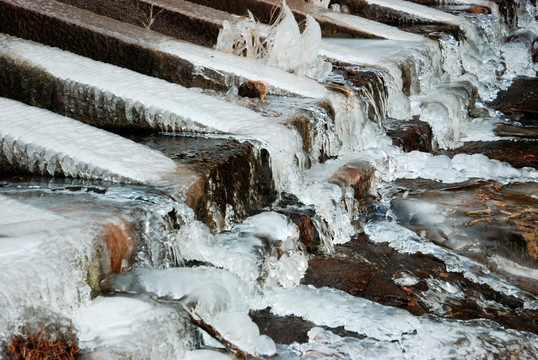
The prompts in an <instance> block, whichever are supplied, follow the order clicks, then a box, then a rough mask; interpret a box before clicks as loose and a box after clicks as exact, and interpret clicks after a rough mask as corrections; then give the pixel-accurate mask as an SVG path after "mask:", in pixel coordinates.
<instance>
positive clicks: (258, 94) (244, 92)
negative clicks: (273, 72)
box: [239, 80, 269, 100]
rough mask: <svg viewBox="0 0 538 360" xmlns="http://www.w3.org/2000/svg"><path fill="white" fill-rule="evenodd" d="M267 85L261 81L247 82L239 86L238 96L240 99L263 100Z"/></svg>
mask: <svg viewBox="0 0 538 360" xmlns="http://www.w3.org/2000/svg"><path fill="white" fill-rule="evenodd" d="M268 86H269V85H268V84H267V82H266V81H262V80H249V81H245V82H244V83H242V84H241V85H239V95H240V96H242V97H249V98H258V99H260V100H263V98H264V97H265V94H267V88H268Z"/></svg>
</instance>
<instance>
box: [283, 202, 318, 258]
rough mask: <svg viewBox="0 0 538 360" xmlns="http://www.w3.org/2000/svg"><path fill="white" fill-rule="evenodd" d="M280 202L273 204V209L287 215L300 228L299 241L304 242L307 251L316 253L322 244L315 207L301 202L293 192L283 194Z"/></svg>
mask: <svg viewBox="0 0 538 360" xmlns="http://www.w3.org/2000/svg"><path fill="white" fill-rule="evenodd" d="M281 196H282V198H281V200H280V202H279V203H278V204H276V205H275V206H273V209H272V210H273V211H276V212H278V213H280V214H283V215H286V217H287V218H288V219H289V220H291V221H292V222H293V223H294V224H295V225H297V228H298V229H299V241H300V242H302V243H303V245H304V246H305V248H306V251H308V252H309V253H314V252H315V251H316V250H317V248H318V246H319V245H320V238H319V232H318V230H317V229H316V227H315V226H314V222H313V221H312V218H313V217H314V215H315V214H316V213H315V211H314V208H313V207H309V206H306V205H304V204H303V203H301V202H299V200H298V199H297V197H295V196H294V195H291V194H282V195H281Z"/></svg>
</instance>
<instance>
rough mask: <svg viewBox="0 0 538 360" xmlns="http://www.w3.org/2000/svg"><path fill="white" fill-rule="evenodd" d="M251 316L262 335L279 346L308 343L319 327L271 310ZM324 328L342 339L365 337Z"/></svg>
mask: <svg viewBox="0 0 538 360" xmlns="http://www.w3.org/2000/svg"><path fill="white" fill-rule="evenodd" d="M249 315H250V318H251V319H252V321H254V322H255V323H256V325H258V327H259V328H260V333H262V334H267V335H268V336H269V337H271V338H272V339H273V340H274V341H275V343H277V344H285V345H289V344H292V343H294V342H297V343H300V344H301V343H306V342H308V332H309V331H310V329H312V328H313V327H315V326H318V325H316V324H314V323H313V322H311V321H308V320H304V319H302V318H300V317H297V316H278V315H274V314H273V313H271V310H270V308H266V309H263V310H257V311H250V314H249ZM322 327H323V328H324V329H326V330H329V331H331V332H332V333H334V334H337V335H339V336H342V337H354V338H358V339H362V338H364V336H361V335H359V334H357V333H355V332H352V331H347V330H345V329H344V328H343V327H342V326H339V327H337V328H329V327H326V326H322Z"/></svg>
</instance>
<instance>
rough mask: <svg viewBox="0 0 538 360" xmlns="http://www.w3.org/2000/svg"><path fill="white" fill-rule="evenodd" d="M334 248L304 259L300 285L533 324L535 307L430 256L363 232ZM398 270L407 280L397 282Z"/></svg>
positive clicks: (419, 309) (420, 310)
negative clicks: (401, 250) (306, 263)
mask: <svg viewBox="0 0 538 360" xmlns="http://www.w3.org/2000/svg"><path fill="white" fill-rule="evenodd" d="M334 250H335V251H334V254H330V255H328V254H325V255H318V256H315V257H313V258H312V259H311V260H310V261H309V267H308V270H307V272H306V274H305V277H304V279H303V280H302V283H303V284H308V285H313V286H315V287H331V288H336V289H339V290H342V291H345V292H347V293H349V294H352V295H354V296H359V297H363V298H365V299H369V300H372V301H375V302H378V303H381V304H383V305H388V306H395V307H398V308H401V309H405V310H407V311H409V312H410V313H412V314H414V315H423V314H435V315H437V316H441V317H448V318H453V319H462V320H469V319H477V318H486V319H492V320H494V321H497V322H498V323H500V324H502V325H503V326H506V327H509V328H514V329H521V330H526V331H533V332H535V331H536V329H538V327H537V325H538V321H537V320H536V319H538V318H537V317H536V315H538V311H536V310H524V304H523V302H522V301H521V300H518V299H516V298H514V297H512V296H509V295H505V294H502V293H499V292H497V291H495V290H493V289H491V288H490V287H489V286H487V285H483V284H476V283H473V282H471V281H469V280H468V279H466V278H465V277H464V276H463V274H461V273H454V272H448V271H447V269H446V266H445V264H444V263H443V262H442V261H440V260H439V259H437V258H435V257H433V256H431V255H424V254H421V253H416V254H404V253H399V252H397V251H395V250H394V249H392V248H391V247H389V246H388V245H386V244H383V243H375V244H374V243H372V242H370V241H369V240H368V238H367V237H366V236H365V235H361V236H357V237H355V238H353V239H352V240H351V241H350V242H348V243H346V244H342V245H337V246H335V249H334ZM402 274H405V277H406V278H407V280H409V279H411V280H412V281H402V278H403V277H402ZM404 280H405V279H404ZM455 289H457V291H458V292H454V290H455ZM453 294H455V295H453ZM484 300H486V301H484ZM331 330H332V329H331Z"/></svg>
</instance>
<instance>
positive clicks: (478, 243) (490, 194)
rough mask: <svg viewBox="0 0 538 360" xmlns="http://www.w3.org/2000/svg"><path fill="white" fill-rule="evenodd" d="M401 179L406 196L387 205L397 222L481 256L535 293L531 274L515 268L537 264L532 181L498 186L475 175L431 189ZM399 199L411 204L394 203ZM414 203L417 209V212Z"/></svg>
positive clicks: (537, 211)
mask: <svg viewBox="0 0 538 360" xmlns="http://www.w3.org/2000/svg"><path fill="white" fill-rule="evenodd" d="M405 183H407V185H405V186H404V188H405V189H406V191H409V192H408V193H407V197H406V198H405V199H397V200H396V201H395V202H394V206H393V211H394V213H395V215H396V217H397V220H398V221H399V222H400V223H402V224H404V225H405V226H406V227H408V228H409V229H411V230H413V231H415V232H416V233H417V234H419V235H420V236H422V237H424V238H425V239H430V240H432V241H434V242H437V243H439V244H441V245H443V246H446V247H448V248H451V249H453V250H456V251H458V252H460V253H462V254H464V255H465V256H468V257H471V258H473V259H475V260H477V261H479V262H482V263H483V264H485V265H486V266H488V267H489V268H490V269H491V270H492V271H495V272H499V273H502V274H503V275H504V276H507V277H509V278H511V279H513V282H515V283H518V285H519V286H520V287H522V288H524V289H526V290H527V291H529V292H531V293H534V294H537V293H538V287H537V286H536V284H535V282H534V281H531V280H530V279H532V275H525V272H521V271H520V270H518V269H521V268H520V267H527V268H528V269H536V268H537V267H538V252H537V249H538V247H537V245H538V237H537V235H538V233H537V232H536V226H535V225H536V222H537V221H538V201H537V200H536V198H537V194H538V186H537V185H536V184H534V183H520V184H511V185H506V186H502V185H501V184H499V183H497V182H494V181H477V182H474V183H473V182H467V183H464V184H459V185H458V184H452V187H451V188H449V187H445V188H444V189H439V188H438V189H433V188H428V184H427V182H422V183H421V185H418V187H417V184H416V183H415V184H411V183H408V182H404V181H398V182H397V184H399V185H403V184H405ZM403 203H405V204H407V205H412V204H417V205H416V206H414V207H410V206H400V205H401V204H403ZM417 209H422V210H423V213H424V215H423V216H422V217H421V215H420V214H421V213H420V211H418V210H417ZM421 219H422V220H421ZM424 219H425V220H424ZM435 219H441V221H437V222H436V221H435ZM443 234H444V235H443ZM439 235H441V237H439ZM529 271H531V270H529Z"/></svg>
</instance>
